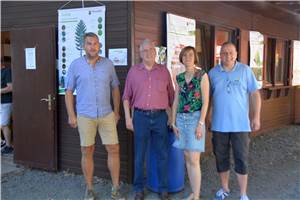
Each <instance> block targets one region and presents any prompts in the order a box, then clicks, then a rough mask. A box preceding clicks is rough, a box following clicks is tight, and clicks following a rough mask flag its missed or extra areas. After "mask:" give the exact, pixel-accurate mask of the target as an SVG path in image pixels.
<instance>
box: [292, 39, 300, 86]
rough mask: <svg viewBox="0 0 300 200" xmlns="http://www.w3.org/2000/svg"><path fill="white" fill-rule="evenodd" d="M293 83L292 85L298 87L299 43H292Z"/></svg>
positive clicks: (296, 41)
mask: <svg viewBox="0 0 300 200" xmlns="http://www.w3.org/2000/svg"><path fill="white" fill-rule="evenodd" d="M293 52H294V53H293V81H292V85H300V41H299V40H294V41H293Z"/></svg>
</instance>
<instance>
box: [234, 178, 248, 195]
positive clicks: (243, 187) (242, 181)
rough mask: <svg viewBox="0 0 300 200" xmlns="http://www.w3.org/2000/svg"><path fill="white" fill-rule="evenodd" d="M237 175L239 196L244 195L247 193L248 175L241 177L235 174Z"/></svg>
mask: <svg viewBox="0 0 300 200" xmlns="http://www.w3.org/2000/svg"><path fill="white" fill-rule="evenodd" d="M236 175H237V180H238V183H239V186H240V194H241V196H242V195H246V193H247V183H248V175H247V174H245V175H242V174H238V173H237V174H236Z"/></svg>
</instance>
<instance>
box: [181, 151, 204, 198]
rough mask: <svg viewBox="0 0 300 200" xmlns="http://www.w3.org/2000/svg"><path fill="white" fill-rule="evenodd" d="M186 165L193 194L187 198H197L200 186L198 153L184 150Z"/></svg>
mask: <svg viewBox="0 0 300 200" xmlns="http://www.w3.org/2000/svg"><path fill="white" fill-rule="evenodd" d="M185 157H186V166H187V172H188V177H189V180H190V185H191V188H192V191H193V194H192V195H190V196H189V199H199V197H200V188H201V169H200V153H199V152H190V151H185Z"/></svg>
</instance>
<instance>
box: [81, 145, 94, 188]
mask: <svg viewBox="0 0 300 200" xmlns="http://www.w3.org/2000/svg"><path fill="white" fill-rule="evenodd" d="M94 150H95V146H94V145H92V146H88V147H81V168H82V172H83V175H84V178H85V182H86V184H87V187H88V189H89V190H91V189H93V175H94Z"/></svg>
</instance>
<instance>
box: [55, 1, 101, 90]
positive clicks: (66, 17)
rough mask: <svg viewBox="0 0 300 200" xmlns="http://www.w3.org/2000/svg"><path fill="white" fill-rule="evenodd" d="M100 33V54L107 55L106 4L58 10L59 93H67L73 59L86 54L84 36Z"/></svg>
mask: <svg viewBox="0 0 300 200" xmlns="http://www.w3.org/2000/svg"><path fill="white" fill-rule="evenodd" d="M87 32H93V33H95V34H97V35H98V37H99V41H100V52H99V55H100V56H103V57H105V6H97V7H86V8H74V9H62V10H58V71H59V79H58V80H59V88H58V90H59V94H62V95H63V94H65V78H66V75H67V71H68V67H69V66H70V64H71V63H72V61H73V60H75V59H77V58H79V57H81V56H84V55H85V52H84V49H83V44H84V41H83V36H84V34H85V33H87Z"/></svg>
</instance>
